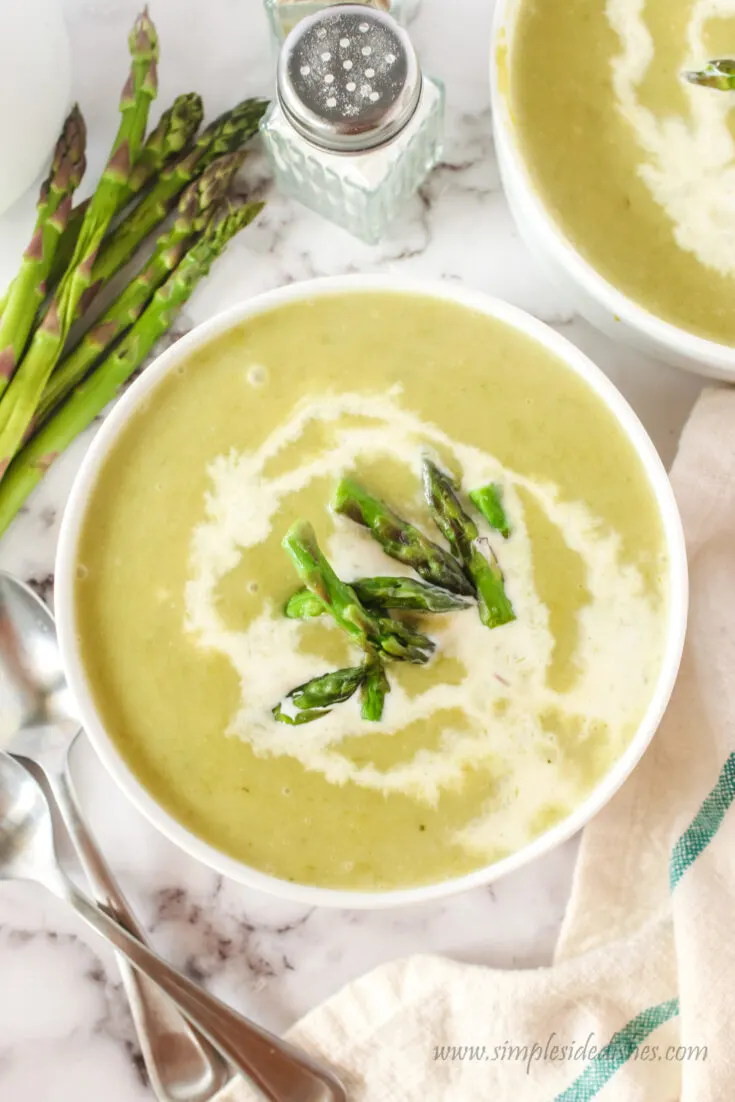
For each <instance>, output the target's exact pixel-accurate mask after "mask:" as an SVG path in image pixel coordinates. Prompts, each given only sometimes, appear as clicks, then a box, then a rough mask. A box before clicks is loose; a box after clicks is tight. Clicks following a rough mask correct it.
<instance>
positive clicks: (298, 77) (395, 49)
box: [278, 4, 421, 153]
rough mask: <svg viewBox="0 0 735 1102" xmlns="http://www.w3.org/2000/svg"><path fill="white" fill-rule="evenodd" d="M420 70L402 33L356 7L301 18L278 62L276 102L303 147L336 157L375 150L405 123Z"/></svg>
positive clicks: (369, 10) (416, 91)
mask: <svg viewBox="0 0 735 1102" xmlns="http://www.w3.org/2000/svg"><path fill="white" fill-rule="evenodd" d="M420 96H421V69H420V67H419V62H418V58H417V56H416V51H415V49H414V47H413V44H412V42H411V39H410V38H409V37H408V35H407V34H406V32H405V31H404V30H403V28H402V27H401V26H399V24H398V23H397V22H396V21H395V19H393V18H392V17H391V16H389V15H386V14H385V13H384V12H381V11H377V10H376V9H374V8H369V7H365V6H364V5H362V4H339V5H337V6H335V7H327V8H324V9H322V10H321V11H319V12H317V13H316V14H315V15H311V16H307V17H306V18H305V19H302V20H301V21H300V22H299V23H297V25H296V26H295V27H294V29H293V30H292V31H291V33H290V34H289V35H288V37H287V38H286V41H285V42H284V43H283V46H282V47H281V53H280V56H279V59H278V98H279V101H280V104H281V107H282V109H283V112H284V114H285V115H286V117H287V119H288V120H289V122H290V123H291V125H292V126H293V127H294V129H295V130H297V131H298V133H299V134H301V136H302V137H304V138H306V139H307V141H310V142H312V143H313V144H314V145H317V146H319V147H320V148H322V149H325V150H329V151H331V152H336V153H350V152H362V151H364V150H368V149H374V148H375V147H376V146H379V145H383V144H384V143H385V142H387V141H390V139H391V138H393V137H395V136H396V134H398V133H399V132H400V131H401V130H403V128H404V127H405V126H406V124H407V123H408V122H409V121H410V119H411V117H412V115H413V113H414V111H415V110H416V107H417V106H418V102H419V98H420Z"/></svg>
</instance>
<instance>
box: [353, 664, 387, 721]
mask: <svg viewBox="0 0 735 1102" xmlns="http://www.w3.org/2000/svg"><path fill="white" fill-rule="evenodd" d="M389 692H390V683H389V681H388V678H387V677H386V675H385V667H384V666H383V663H382V662H381V661H380V659H379V658H377V657H376V658H374V659H373V660H372V661H370V662H368V664H367V668H366V677H365V680H364V681H363V683H362V685H361V687H360V696H361V710H360V714H361V715H362V718H363V719H366V720H368V721H369V722H371V723H377V722H378V720H380V719H382V718H383V708H384V706H385V698H386V696H387V694H388V693H389Z"/></svg>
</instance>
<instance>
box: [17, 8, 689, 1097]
mask: <svg viewBox="0 0 735 1102" xmlns="http://www.w3.org/2000/svg"><path fill="white" fill-rule="evenodd" d="M138 4H139V0H63V5H64V8H65V12H66V14H67V17H68V22H69V28H70V32H71V38H72V46H73V54H74V71H75V95H76V96H77V98H78V99H79V102H80V104H81V106H82V109H83V111H84V113H85V116H86V118H87V124H88V128H89V131H90V161H91V167H92V170H94V171H96V170H97V169H98V168H99V167H100V166H101V163H102V161H103V158H104V154H105V151H106V149H107V146H108V142H109V139H110V137H111V136H112V133H113V130H114V127H115V125H116V113H115V104H116V100H117V95H118V93H119V90H120V86H121V84H122V79H123V74H124V72H125V67H126V57H125V41H126V34H127V31H128V28H129V26H130V24H131V22H132V19H133V16H134V14H135V12H136V10H137V7H138ZM492 6H493V5H492V2H491V0H453V2H452V3H451V4H450V3H447V2H446V0H423V8H422V11H421V14H420V16H419V18H418V20H417V22H416V23H415V24H414V32H415V38H416V41H417V43H418V45H419V47H420V50H421V53H422V58H423V61H424V65H425V66H426V68H427V69H428V70H429V71H430V72H432V73H435V74H437V75H438V76H440V77H441V78H443V80H444V81H445V82H446V86H447V94H448V140H447V144H446V153H445V157H444V161H443V163H442V164H441V165H440V166H439V167H438V169H437V170H436V171H435V173H434V174H433V176H432V177H431V179H430V181H429V182H428V184H427V185H426V187H425V188H424V189H423V190H422V192H421V194H420V195H419V196H417V198H416V199H415V200H414V201H413V202H412V204H411V206H410V207H409V208H408V210H407V211H406V214H405V217H403V219H402V220H401V221H399V222H398V224H397V225H396V226H395V227H394V229H393V231H392V233H391V235H390V236H389V237H388V239H387V240H386V241H385V242H384V243H383V244H382V245H381V246H379V247H376V248H369V247H367V246H365V245H362V244H360V243H358V242H355V241H353V240H352V239H351V238H349V237H348V236H346V235H345V234H344V233H343V232H342V231H340V230H338V229H336V228H334V227H332V226H330V225H328V224H327V223H325V222H323V221H322V220H321V219H319V218H318V217H316V216H315V215H312V214H310V213H309V212H307V211H305V210H303V209H301V208H299V207H298V206H296V205H294V204H293V203H291V202H288V201H286V200H282V199H280V198H278V197H277V196H273V197H272V199H271V200H270V202H269V205H268V207H267V210H266V212H265V213H264V215H263V216H262V218H261V219H260V220H259V221H258V223H257V224H256V225H255V226H253V227H252V228H251V229H249V230H248V231H247V232H246V233H244V234H243V235H242V236H241V237H240V238H238V240H237V241H236V243H235V244H234V245H233V247H232V248H231V249H230V251H229V252H228V254H227V255H226V257H225V258H224V259H223V260H221V261H220V262H219V263H218V265H217V267H216V269H215V270H214V271H213V273H212V275H211V276H210V278H209V279H208V280H207V282H206V285H204V286H203V287H202V288H201V289H200V290H198V291H197V292H196V294H195V296H194V298H193V299H192V300H191V302H190V304H189V305H188V307H187V309H186V311H185V314H184V316H183V317H182V318H181V319H180V321H179V322H178V323H177V327H176V333H177V334H180V333H181V332H184V331H186V330H187V329H189V328H191V326H193V325H195V324H196V323H198V322H200V321H203V320H204V319H205V318H208V317H210V316H211V315H212V314H214V313H215V312H217V311H219V310H220V309H222V308H223V307H226V306H229V305H230V304H232V303H234V302H237V301H239V300H241V299H243V298H246V297H248V296H250V295H252V294H254V293H257V292H259V291H263V290H266V289H268V288H271V287H276V286H278V285H280V284H283V283H288V282H291V281H294V280H300V279H306V278H309V277H312V276H317V275H332V274H338V273H345V272H355V271H359V272H364V271H383V272H391V273H405V274H410V275H421V276H426V277H437V278H442V279H451V280H462V281H464V282H466V283H467V284H468V285H470V286H472V287H476V288H481V289H482V290H485V291H488V292H490V293H491V294H495V295H499V296H501V297H503V298H505V299H508V300H509V301H511V302H513V303H515V304H516V305H518V306H521V307H523V308H524V309H526V310H529V311H530V312H532V313H533V314H535V315H536V316H537V317H539V318H541V319H543V320H544V321H546V322H548V323H549V324H550V325H552V326H553V327H554V328H555V329H558V330H560V331H561V332H563V333H564V334H565V335H566V336H567V337H569V338H570V339H571V340H572V341H574V342H575V343H576V344H578V345H579V346H580V347H581V348H583V349H584V351H585V352H587V353H588V354H589V355H590V356H591V357H592V358H593V359H594V360H596V362H597V363H598V364H599V365H600V366H601V367H602V368H603V369H604V370H605V371H606V372H607V373H608V375H609V376H610V377H611V379H613V381H614V382H615V383H616V384H617V386H618V387H619V388H620V389H621V390H622V392H623V393H624V394H625V396H626V397H627V398H628V400H629V401H630V403H631V404H632V406H633V407H634V408H635V410H636V411H637V413H638V414H639V416H640V418H641V420H642V421H643V423H644V425H645V426H646V428H647V429H648V431H649V433H650V434H651V436H652V438H653V440H654V442H655V444H656V446H657V448H658V449H659V451H660V453H661V455H662V457H663V459H664V461H665V462H666V463H669V462H670V461H671V459H672V458H673V454H674V451H675V449H676V443H677V439H678V436H679V433H680V431H681V428H682V425H683V423H684V421H685V419H686V417H687V414H688V412H689V410H690V408H691V406H692V404H693V402H694V400H695V398H696V396H697V394H698V392H699V390H700V387H701V382H700V381H699V380H697V379H694V378H693V377H691V376H687V375H685V374H683V373H681V372H678V371H676V370H674V369H672V368H668V367H665V366H664V365H662V364H659V363H656V362H655V361H653V360H650V359H647V358H645V357H644V356H641V355H638V354H636V353H633V352H630V351H628V350H626V349H624V348H622V347H619V346H617V345H615V344H613V343H612V342H610V341H609V340H608V339H606V338H605V337H603V336H601V335H599V334H598V333H596V332H595V331H594V330H593V329H591V328H590V327H589V326H588V325H587V324H586V323H585V322H583V321H582V320H581V319H580V318H579V317H577V316H575V314H574V312H573V310H572V308H571V306H570V304H569V303H568V301H567V300H566V299H565V297H564V295H563V294H562V293H560V292H559V291H558V290H557V289H556V288H555V287H554V286H553V285H552V284H550V283H549V282H548V281H547V279H546V278H545V277H544V275H543V274H542V273H541V272H540V271H539V270H538V269H537V267H536V264H535V262H534V259H533V257H532V256H531V255H530V254H529V253H528V252H527V251H526V249H525V248H524V246H523V245H522V244H521V242H520V240H519V238H518V235H517V233H516V231H515V229H514V227H513V224H512V222H511V219H510V215H509V212H508V208H507V205H506V202H505V199H504V197H503V194H502V191H501V188H500V183H499V179H498V172H497V167H496V163H495V157H494V154H493V147H492V142H491V137H490V106H489V92H488V78H487V68H488V52H489V38H490V22H491V16H492ZM151 10H152V15H153V17H154V19H155V21H156V24H157V26H158V30H159V32H160V35H161V40H162V56H161V63H160V81H161V87H160V99H159V101H158V102H159V104H162V105H165V104H166V103H167V102H168V101H170V99H171V98H172V97H173V96H174V95H176V94H177V93H179V92H183V91H189V90H191V89H194V88H196V89H198V90H199V91H200V92H201V93H202V94H203V95H204V98H205V102H206V106H207V111H208V114H210V115H213V114H215V113H217V112H218V111H221V110H223V109H225V108H226V107H227V106H229V105H231V104H232V103H233V102H235V101H236V100H237V99H240V98H242V97H243V96H245V95H248V94H253V93H258V94H262V93H264V92H267V91H268V90H269V89H270V87H271V75H272V53H271V50H270V47H269V41H268V36H267V29H266V24H265V19H264V16H263V13H262V10H261V4H260V0H209V2H208V3H206V4H202V3H200V2H199V0H152V3H151ZM245 179H246V181H247V180H249V182H250V183H251V184H252V185H253V186H258V187H263V185H264V170H263V165H262V161H261V160H260V159H259V158H257V157H254V158H253V162H252V164H251V165H250V167H249V168H248V170H247V172H246V175H245ZM33 203H34V197H33V196H31V195H29V196H28V197H27V199H24V200H21V202H20V203H19V204H17V205H16V207H15V208H14V209H13V210H12V211H11V212H10V213H9V214H8V215H6V217H5V218H3V219H0V284H4V283H5V282H6V280H7V279H8V278H10V276H11V274H12V272H13V270H14V267H15V265H16V263H17V260H18V258H19V256H20V252H21V249H22V248H23V246H24V244H25V238H26V236H27V234H28V227H29V225H30V224H31V222H32V213H31V212H32V207H33ZM91 431H93V430H91ZM91 431H90V432H88V433H87V434H85V436H84V438H82V439H80V440H78V441H77V442H76V443H75V445H74V446H73V447H72V448H71V449H70V450H69V451H68V452H67V454H66V455H65V456H64V457H63V458H62V459H61V460H60V461H59V462H58V463H57V464H56V466H55V467H54V468H53V469H52V471H51V472H50V474H49V476H48V477H47V479H46V481H45V483H44V484H43V485H42V486H41V487H40V489H39V491H38V492H37V493H36V495H35V497H34V498H32V499H31V501H30V503H29V506H28V508H27V510H26V512H25V514H24V515H23V516H22V517H20V518H19V520H18V521H17V522H16V523H15V525H14V526H13V528H12V529H11V530H10V531H9V532H8V534H7V535H6V536H5V537H4V538H3V540H2V542H1V543H0V566H2V567H3V568H5V569H9V570H12V571H14V572H15V573H17V574H18V575H19V576H20V577H22V578H24V579H27V580H30V581H31V583H32V584H33V585H34V586H35V587H36V589H37V590H38V591H39V592H40V593H41V594H42V595H43V596H44V597H45V598H51V597H52V592H53V566H54V550H55V543H56V537H57V533H58V526H59V520H60V517H61V513H62V510H63V506H64V502H65V499H66V496H67V493H68V490H69V487H70V485H71V482H72V479H73V477H74V474H75V471H76V469H77V467H78V465H79V462H80V460H81V458H82V455H83V454H84V450H85V448H86V446H87V445H88V444H89V441H90V438H91ZM81 766H82V768H80V777H79V784H80V786H81V790H82V793H83V798H84V804H85V808H86V809H87V811H88V814H89V817H90V819H91V822H92V824H93V826H94V827H95V829H96V830H97V832H98V836H99V839H100V842H101V845H102V848H103V849H104V851H105V853H106V854H107V855H108V857H109V860H110V862H111V864H112V866H113V867H114V869H115V871H116V872H117V874H118V876H119V878H120V881H121V884H122V887H123V889H124V891H125V892H126V893H127V894H128V896H129V898H130V899H131V900H132V901H133V903H134V906H135V908H136V909H137V911H138V913H139V915H140V916H141V918H142V920H143V922H144V924H145V925H146V926H147V928H148V929H149V930H150V932H151V935H152V939H153V941H154V943H155V945H156V947H157V948H158V949H159V950H160V951H161V952H162V953H163V954H164V955H166V956H167V957H168V958H169V959H170V960H171V961H173V962H174V963H175V964H176V965H178V966H180V967H182V968H184V969H185V970H186V971H187V972H188V973H189V974H190V975H191V976H193V977H195V978H196V979H198V980H201V982H203V983H204V984H206V985H207V986H208V987H209V988H210V989H211V990H212V991H213V992H215V993H216V994H217V995H219V996H220V997H222V998H224V999H226V1000H228V1001H229V1002H231V1003H232V1005H234V1006H236V1007H238V1008H239V1009H240V1010H242V1011H244V1012H246V1013H248V1014H251V1015H252V1016H253V1017H255V1018H256V1019H257V1020H258V1021H260V1022H262V1023H264V1024H267V1025H268V1026H270V1027H272V1028H275V1029H278V1030H281V1029H284V1028H286V1027H287V1026H288V1025H289V1024H290V1023H291V1022H293V1021H294V1020H295V1019H296V1018H298V1017H299V1016H300V1015H302V1014H303V1013H304V1012H305V1011H306V1010H308V1009H309V1008H310V1007H311V1006H313V1005H315V1004H316V1003H317V1002H319V1001H321V1000H322V999H324V998H325V997H326V996H328V995H329V994H330V993H331V992H333V991H335V990H336V989H337V988H339V987H340V986H342V985H343V984H344V983H345V982H347V981H348V980H350V979H352V978H353V977H356V976H358V975H360V974H361V973H363V972H365V971H367V970H368V969H370V968H372V967H373V966H374V965H376V964H378V963H380V962H382V961H385V960H388V959H390V958H393V957H397V956H401V955H405V954H408V953H410V952H415V951H434V952H441V953H446V954H449V955H450V956H453V957H455V958H458V959H463V960H471V961H476V962H486V963H491V964H493V965H496V966H500V967H528V966H534V965H540V964H545V963H548V962H549V960H550V958H551V954H552V951H553V946H554V941H555V938H556V934H557V931H558V927H559V923H560V921H561V917H562V914H563V910H564V906H565V903H566V899H567V896H568V892H569V885H570V878H571V874H572V869H573V864H574V858H575V853H576V844H575V842H574V841H572V842H570V843H568V844H567V845H565V846H564V847H562V848H561V849H559V850H557V851H556V852H555V853H553V854H552V855H550V856H547V857H544V858H543V859H542V860H540V861H538V862H536V863H535V864H532V865H531V866H529V867H528V868H527V869H525V870H523V871H522V872H520V873H517V874H514V875H512V876H509V877H507V878H505V879H504V880H502V881H500V882H498V883H496V884H494V885H493V886H491V887H488V888H485V889H480V890H477V891H473V892H469V893H466V894H464V895H461V896H458V897H456V898H454V899H452V900H448V901H442V902H439V903H434V904H429V905H425V906H419V907H412V908H404V909H400V910H394V911H389V912H377V913H374V914H371V913H366V912H349V911H342V912H341V911H326V910H308V909H304V908H302V907H298V906H294V905H287V904H284V903H279V902H277V901H275V900H272V899H269V898H267V897H265V896H262V895H258V894H256V893H255V892H252V891H249V890H247V889H245V888H242V887H239V886H237V885H235V884H233V883H230V882H228V881H224V880H223V879H222V877H220V876H217V875H216V874H214V873H212V872H210V871H208V870H207V869H206V868H204V867H203V866H201V865H199V864H198V863H197V862H195V861H193V860H192V859H190V858H188V857H186V856H185V855H184V854H183V853H181V852H179V851H178V850H177V849H175V848H174V847H173V845H172V844H170V843H169V842H168V841H166V840H165V839H164V838H163V837H161V836H160V835H159V834H157V833H156V832H155V831H154V830H153V828H152V827H150V826H149V825H148V824H147V823H146V822H145V821H144V820H143V819H142V818H141V817H140V815H139V814H138V813H137V812H136V811H135V810H134V809H133V808H132V807H131V806H130V805H129V804H128V803H127V802H126V800H125V799H124V798H123V797H122V796H121V795H120V793H119V792H118V791H117V790H116V788H115V787H114V785H113V784H112V782H111V781H110V780H109V779H108V778H107V776H106V774H105V773H104V772H103V770H102V768H101V766H100V765H99V764H98V763H97V761H96V760H95V759H94V756H93V754H92V752H91V750H90V751H89V752H88V753H87V754H86V755H85V756H84V759H83V761H82V762H81ZM0 976H1V977H2V981H1V982H0V1098H3V1099H11V1098H25V1099H29V1100H31V1102H36V1100H39V1102H40V1100H41V1099H43V1102H62V1100H63V1102H69V1100H72V1099H74V1100H75V1102H96V1100H97V1099H99V1098H100V1097H104V1098H105V1102H144V1100H150V1099H151V1097H152V1095H151V1093H150V1091H149V1089H148V1087H147V1086H146V1083H145V1077H144V1073H143V1071H142V1064H141V1060H140V1057H139V1054H138V1052H137V1049H136V1045H135V1039H134V1035H133V1030H132V1026H131V1022H130V1018H129V1015H128V1011H127V1007H126V1003H125V999H124V996H123V993H122V991H121V986H120V980H119V976H118V973H117V971H116V967H115V964H114V961H113V959H112V955H111V953H109V952H108V951H107V950H106V947H105V946H103V945H101V944H100V942H99V941H98V940H97V939H96V937H95V935H94V934H91V933H89V934H88V933H87V931H86V929H84V928H83V927H82V925H81V923H80V922H79V921H77V920H76V918H75V917H74V916H72V915H71V914H70V913H68V912H67V911H66V910H65V909H64V908H63V907H62V905H61V904H57V903H56V901H55V900H53V899H52V898H51V897H50V896H47V895H46V894H44V893H43V892H42V891H41V889H38V890H36V889H34V888H33V887H31V886H28V885H12V886H7V885H4V886H2V888H0Z"/></svg>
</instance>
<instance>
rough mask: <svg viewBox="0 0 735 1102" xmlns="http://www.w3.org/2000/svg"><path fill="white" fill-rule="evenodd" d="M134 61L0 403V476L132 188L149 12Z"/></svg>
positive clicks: (148, 67)
mask: <svg viewBox="0 0 735 1102" xmlns="http://www.w3.org/2000/svg"><path fill="white" fill-rule="evenodd" d="M129 45H130V53H131V55H132V65H131V71H130V76H129V78H128V80H127V82H126V84H125V87H124V88H123V92H122V96H121V98H120V112H121V114H122V119H121V121H120V127H119V129H118V132H117V135H116V137H115V141H114V143H113V147H112V152H111V154H110V158H109V160H108V162H107V165H106V167H105V170H104V172H103V173H102V176H101V178H100V181H99V183H98V185H97V190H96V191H95V193H94V195H93V196H92V201H91V202H90V204H89V207H88V208H87V212H86V214H85V216H84V222H83V223H82V228H81V230H80V233H79V240H78V241H77V244H76V248H75V249H74V256H73V257H72V261H71V264H70V265H69V268H68V269H67V272H66V274H65V275H64V278H63V279H62V281H61V283H60V285H59V288H58V290H57V291H56V294H55V295H54V297H53V299H52V301H51V305H50V306H49V308H48V311H47V313H46V316H45V317H44V319H43V321H42V322H41V325H40V326H39V328H38V329H37V330H36V332H35V333H34V336H33V339H32V341H31V344H30V345H29V348H28V351H27V353H26V355H25V356H24V358H23V361H22V363H21V365H20V367H19V368H18V370H17V372H16V374H15V376H14V377H13V380H12V382H11V384H10V386H9V387H8V389H7V390H6V392H5V395H4V397H3V401H2V404H0V477H2V474H3V472H4V471H5V470H6V468H7V466H8V464H9V462H10V460H11V459H12V458H13V455H14V454H15V451H16V449H17V448H18V446H19V444H20V443H21V441H22V440H23V437H24V435H25V432H26V430H27V428H28V426H29V424H30V423H31V420H32V418H33V415H34V413H35V411H36V406H37V405H38V402H39V399H40V397H41V394H42V393H43V389H44V387H45V385H46V381H47V379H48V377H49V375H50V374H51V372H52V371H53V369H54V367H55V365H56V362H57V360H58V358H59V356H60V355H61V352H62V349H63V346H64V341H65V340H66V338H67V336H68V333H69V330H70V328H71V325H72V322H73V321H74V317H75V315H76V311H77V306H78V305H79V302H80V300H81V298H82V295H83V294H84V292H85V290H86V289H87V287H89V283H90V279H91V274H92V265H93V264H94V260H95V257H96V255H97V250H98V249H99V246H100V243H101V242H102V238H103V237H104V235H105V231H106V230H107V227H108V225H109V223H110V219H111V218H112V215H113V214H114V211H115V207H116V203H117V201H118V198H119V196H120V193H121V192H122V191H123V190H124V189H125V188H126V186H127V179H128V176H129V174H130V168H131V164H132V163H133V161H134V160H135V157H136V156H137V154H138V150H139V149H140V144H141V141H142V139H143V135H144V133H145V127H146V122H147V119H148V111H149V108H150V104H151V100H152V99H153V97H154V96H155V94H156V59H157V57H158V39H157V37H156V32H155V28H154V26H153V24H152V23H151V21H150V19H149V18H148V15H147V13H146V12H145V11H144V12H143V13H142V14H141V15H140V16H138V18H137V20H136V22H135V25H134V27H133V30H132V31H131V33H130V38H129Z"/></svg>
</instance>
